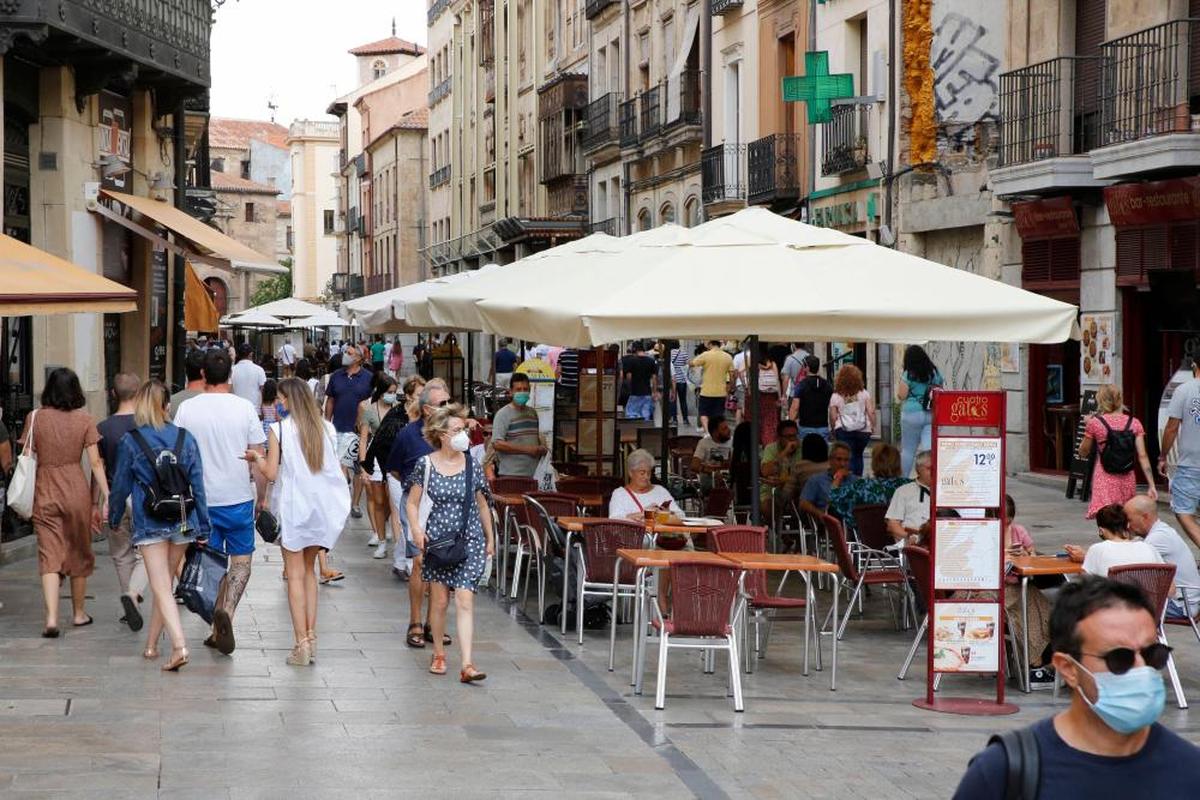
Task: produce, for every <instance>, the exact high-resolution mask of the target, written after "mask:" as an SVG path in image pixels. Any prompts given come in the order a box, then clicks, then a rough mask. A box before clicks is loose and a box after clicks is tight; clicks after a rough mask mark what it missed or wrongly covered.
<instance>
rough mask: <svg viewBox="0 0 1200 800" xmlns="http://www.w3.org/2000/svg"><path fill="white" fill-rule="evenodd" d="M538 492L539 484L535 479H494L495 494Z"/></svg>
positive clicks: (506, 477) (505, 476)
mask: <svg viewBox="0 0 1200 800" xmlns="http://www.w3.org/2000/svg"><path fill="white" fill-rule="evenodd" d="M537 490H538V484H537V481H535V480H534V479H533V478H518V477H514V476H511V475H503V476H500V477H496V478H492V492H493V493H494V494H528V493H529V492H536V491H537Z"/></svg>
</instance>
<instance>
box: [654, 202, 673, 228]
mask: <svg viewBox="0 0 1200 800" xmlns="http://www.w3.org/2000/svg"><path fill="white" fill-rule="evenodd" d="M658 218H659V219H660V220H661V221H662V222H661V224H663V225H666V224H667V223H668V222H674V221H675V204H674V203H665V204H664V205H663V207H662V208H660V209H659V210H658Z"/></svg>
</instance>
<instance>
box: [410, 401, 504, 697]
mask: <svg viewBox="0 0 1200 800" xmlns="http://www.w3.org/2000/svg"><path fill="white" fill-rule="evenodd" d="M466 424H467V413H466V409H464V408H463V407H462V406H461V405H452V406H444V407H442V408H439V409H437V411H435V412H434V413H433V415H432V416H430V418H429V420H428V421H427V422H426V423H425V428H424V433H425V440H426V441H427V442H429V444H430V445H431V446H432V447H434V448H436V449H435V450H434V451H433V452H432V453H430V454H429V455H427V456H425V457H423V458H422V459H421V460H420V461H418V462H417V465H416V467H414V468H413V472H412V475H411V477H410V479H409V480H410V481H411V483H412V488H411V489H410V490H409V493H408V506H407V508H406V512H407V515H408V524H409V530H410V531H411V532H412V537H413V544H415V545H416V546H417V547H418V548H419V549H421V550H423V551H424V550H426V547H427V546H428V545H429V544H431V543H434V542H440V541H444V540H445V539H447V538H452V537H455V536H459V535H463V536H465V537H466V557H465V558H464V559H463V560H462V561H460V562H458V563H457V564H454V565H453V566H444V567H433V566H431V565H430V563H429V561H430V556H429V553H428V552H426V557H425V559H424V564H423V565H422V567H421V573H422V577H423V578H424V579H425V581H427V582H428V583H429V586H430V614H429V622H430V626H431V627H432V628H433V631H432V633H433V661H432V663H431V664H430V666H429V671H430V672H432V673H433V674H434V675H445V674H446V650H445V645H443V644H442V642H443V641H444V640H443V638H442V636H443V634H444V633H445V632H446V608H447V606H448V605H449V603H450V592H451V590H454V606H455V625H456V627H457V628H458V646H459V648H460V649H461V651H462V659H463V666H462V671H461V672H460V673H459V680H461V681H462V682H463V683H471V682H473V681H481V680H483V679H484V678H486V677H487V675H485V674H484V673H482V672H480V671H479V670H477V669H476V668H475V665H474V664H473V663H472V662H471V645H472V638H473V637H472V634H473V632H474V610H475V589H476V586H477V585H478V584H479V581H480V580H481V579H482V578H483V574H484V568H485V566H486V564H487V558H488V557H489V556H491V555H493V554H494V553H495V550H496V544H495V536H494V534H493V531H492V513H491V509H490V506H489V502H490V500H491V497H490V492H489V490H488V485H487V480H486V479H485V478H484V476H483V469H482V468H481V467H480V466H479V463H478V462H477V461H475V459H474V458H472V457H471V456H470V455H469V454H468V453H467V451H468V450H469V449H470V447H471V442H470V439H469V437H468V435H467V431H466ZM467 470H470V471H471V472H470V481H471V489H472V494H473V495H474V496H473V497H467V478H468V475H467Z"/></svg>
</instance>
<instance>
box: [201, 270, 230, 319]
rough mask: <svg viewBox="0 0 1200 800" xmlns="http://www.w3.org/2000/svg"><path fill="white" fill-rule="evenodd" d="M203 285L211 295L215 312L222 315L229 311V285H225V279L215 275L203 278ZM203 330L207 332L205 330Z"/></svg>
mask: <svg viewBox="0 0 1200 800" xmlns="http://www.w3.org/2000/svg"><path fill="white" fill-rule="evenodd" d="M204 286H205V288H206V289H208V293H209V295H211V296H212V300H213V305H215V306H216V307H217V313H218V314H220V315H221V316H222V317H223V316H225V315H226V314H227V313H229V287H228V286H226V285H225V281H223V280H221V279H220V278H216V277H212V278H205V279H204ZM205 332H206V333H207V331H205Z"/></svg>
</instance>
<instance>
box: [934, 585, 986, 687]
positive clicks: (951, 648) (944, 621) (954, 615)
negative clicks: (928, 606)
mask: <svg viewBox="0 0 1200 800" xmlns="http://www.w3.org/2000/svg"><path fill="white" fill-rule="evenodd" d="M929 625H930V627H931V628H932V629H933V668H934V670H936V671H937V672H996V671H997V670H999V668H1000V637H1001V636H1003V635H1004V632H1003V631H1002V630H1000V604H999V603H955V602H938V603H934V607H933V612H932V614H931V615H930V621H929Z"/></svg>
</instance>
